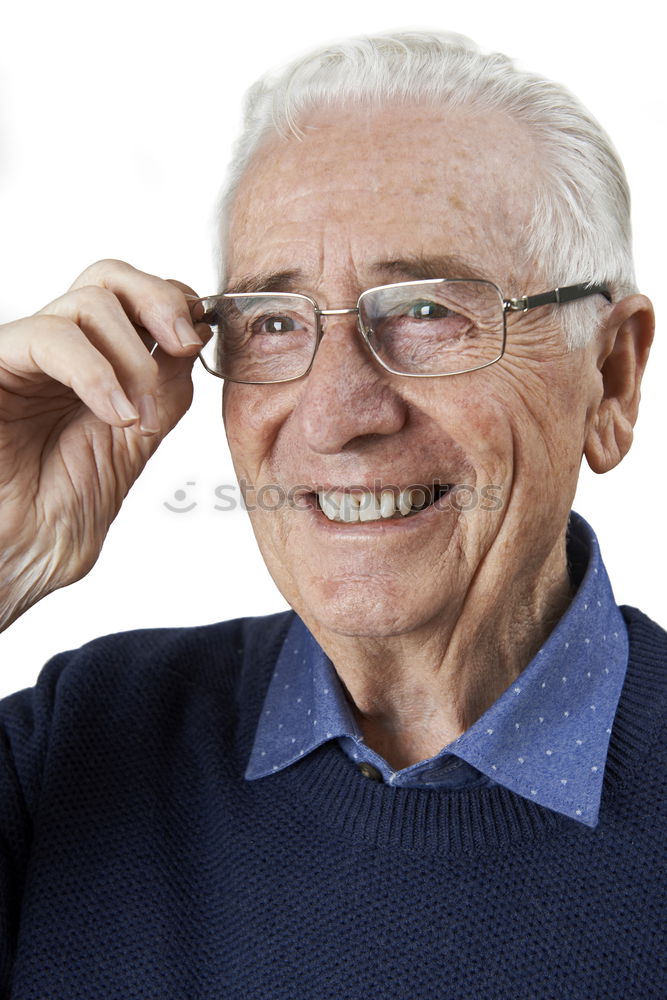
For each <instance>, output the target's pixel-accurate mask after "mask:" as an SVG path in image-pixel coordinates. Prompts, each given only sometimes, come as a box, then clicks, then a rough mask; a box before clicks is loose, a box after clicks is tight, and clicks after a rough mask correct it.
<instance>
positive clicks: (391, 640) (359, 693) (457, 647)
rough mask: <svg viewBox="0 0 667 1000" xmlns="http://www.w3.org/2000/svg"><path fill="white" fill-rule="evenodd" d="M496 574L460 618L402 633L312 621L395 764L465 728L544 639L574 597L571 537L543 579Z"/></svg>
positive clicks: (368, 733) (369, 729) (363, 724)
mask: <svg viewBox="0 0 667 1000" xmlns="http://www.w3.org/2000/svg"><path fill="white" fill-rule="evenodd" d="M488 583H489V581H488V580H487V581H486V586H484V582H483V581H481V580H478V581H476V583H475V585H474V586H471V587H470V589H469V591H468V592H467V594H466V595H465V596H464V598H462V599H460V600H459V602H458V604H457V608H458V610H457V612H456V613H455V614H454V615H453V616H452V619H453V620H452V621H450V622H443V621H440V620H439V621H437V622H428V623H426V624H424V625H422V626H421V627H420V628H418V629H415V630H413V631H411V632H407V633H403V634H400V635H393V636H388V637H387V636H382V637H373V636H371V637H369V636H341V635H339V634H332V633H326V632H324V633H322V632H321V631H320V630H318V629H317V626H313V624H312V623H307V624H309V627H310V628H311V631H312V632H313V634H314V635H315V636H316V638H317V639H318V642H319V643H320V645H321V646H322V648H323V649H324V650H325V652H326V653H327V655H328V656H329V657H330V659H331V660H332V662H333V664H334V666H335V668H336V671H337V673H338V675H339V677H340V679H341V681H342V683H343V685H344V689H345V691H346V695H347V697H348V699H349V701H350V704H351V707H352V710H353V712H354V714H355V716H356V718H357V721H358V723H359V725H360V728H361V731H362V733H363V736H364V739H365V741H366V743H367V744H368V745H369V746H370V747H371V748H372V749H374V750H375V751H376V752H378V753H379V754H381V755H382V756H383V757H384V759H385V760H386V761H387V762H388V763H389V764H390V765H391V766H392V767H394V768H395V769H400V768H404V767H408V766H409V765H411V764H414V763H417V762H418V761H421V760H425V759H427V758H429V757H432V756H434V755H435V754H437V753H438V752H439V751H440V750H441V749H442V748H443V747H444V746H447V745H448V744H449V743H451V742H452V741H453V740H455V739H456V738H457V737H459V736H460V735H461V734H462V733H463V732H464V731H465V730H466V729H468V728H469V727H470V726H471V725H472V724H473V723H474V722H475V721H476V720H477V719H478V718H480V716H481V715H483V714H484V712H485V711H486V710H487V709H488V708H489V707H490V706H491V705H492V704H493V703H494V702H495V701H496V700H497V699H498V698H499V697H500V695H501V694H502V693H503V692H504V691H505V690H506V688H508V687H509V686H510V684H512V682H513V681H514V680H516V678H517V677H518V676H519V674H520V673H521V671H522V670H523V669H524V668H525V667H526V666H527V665H528V663H529V662H530V660H531V659H532V658H533V656H534V655H535V654H536V653H537V651H538V650H539V649H540V647H541V646H542V645H543V643H544V642H545V640H546V639H547V637H548V635H549V634H550V633H551V632H552V631H553V628H554V627H555V625H556V623H557V622H558V620H559V618H560V617H561V616H562V615H563V613H564V612H565V610H566V608H567V606H568V604H569V603H570V601H571V598H572V593H571V586H570V581H569V577H568V573H567V563H566V557H565V544H564V540H563V544H562V546H559V550H558V552H556V553H553V554H552V555H551V557H550V558H549V559H548V561H547V563H546V564H545V565H544V566H543V567H542V568H541V572H540V573H539V574H538V577H537V578H536V579H533V580H531V581H529V582H526V580H525V578H523V579H521V578H516V579H515V580H514V581H513V584H512V583H511V582H510V583H508V582H507V581H502V580H500V579H499V580H495V581H493V584H494V585H493V586H489V585H488ZM500 588H502V591H503V592H504V593H506V595H507V596H506V599H505V600H503V601H498V593H499V589H500Z"/></svg>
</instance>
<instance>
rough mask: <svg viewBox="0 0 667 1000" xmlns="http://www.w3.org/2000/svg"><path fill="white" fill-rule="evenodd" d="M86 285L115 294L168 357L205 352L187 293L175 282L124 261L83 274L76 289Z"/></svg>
mask: <svg viewBox="0 0 667 1000" xmlns="http://www.w3.org/2000/svg"><path fill="white" fill-rule="evenodd" d="M86 285H98V286H100V287H102V288H107V289H109V291H111V292H113V293H114V295H116V297H117V298H118V300H119V301H120V303H121V305H122V307H123V309H124V310H125V312H126V314H127V316H128V317H129V319H130V320H131V322H132V323H134V324H135V325H136V326H140V327H143V328H144V329H145V330H147V331H148V333H150V334H151V336H152V337H153V338H154V340H155V341H156V342H157V343H158V344H159V345H160V347H161V348H162V349H163V350H164V351H166V352H167V354H172V355H176V356H183V355H190V356H194V354H196V353H197V351H199V350H201V347H202V341H201V338H200V337H199V336H198V334H197V332H196V331H195V329H194V326H193V324H192V319H191V316H190V310H189V309H188V303H187V300H186V298H185V294H186V293H184V292H183V290H182V289H181V288H180V287H177V286H176V285H175V284H174V283H173V282H170V281H165V280H164V279H163V278H158V277H157V276H156V275H154V274H147V273H146V272H145V271H139V270H137V268H134V267H131V265H130V264H126V263H125V262H124V261H119V260H101V261H98V262H97V263H96V264H92V265H91V266H90V267H89V268H87V269H86V270H85V271H84V272H83V273H82V274H81V275H79V277H78V278H77V279H76V281H75V282H74V284H73V285H72V289H77V288H81V287H84V286H86ZM186 287H187V286H186Z"/></svg>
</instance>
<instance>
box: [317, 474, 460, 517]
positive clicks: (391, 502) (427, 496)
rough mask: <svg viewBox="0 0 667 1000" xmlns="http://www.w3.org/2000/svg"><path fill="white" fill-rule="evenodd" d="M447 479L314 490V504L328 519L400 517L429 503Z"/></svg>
mask: <svg viewBox="0 0 667 1000" xmlns="http://www.w3.org/2000/svg"><path fill="white" fill-rule="evenodd" d="M452 488H453V486H452V484H451V483H447V484H442V483H433V484H432V485H431V486H408V487H406V488H405V489H402V490H394V489H385V490H381V491H372V490H362V489H355V490H354V492H349V491H346V490H338V489H329V490H318V491H317V493H316V494H315V496H316V497H317V506H318V508H319V510H321V511H322V513H323V514H324V515H325V516H326V517H328V518H329V520H330V521H337V522H339V523H342V524H358V523H359V522H360V521H361V522H368V521H400V520H404V519H405V518H408V517H412V516H414V515H415V514H419V513H420V511H422V510H426V508H427V507H431V506H433V504H435V503H437V501H438V500H440V499H441V497H443V496H445V495H446V494H447V493H449V492H450V491H451V490H452Z"/></svg>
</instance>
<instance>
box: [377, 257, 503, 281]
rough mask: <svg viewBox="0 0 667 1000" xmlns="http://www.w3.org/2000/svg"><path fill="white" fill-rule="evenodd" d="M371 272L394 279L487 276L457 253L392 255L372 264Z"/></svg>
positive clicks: (412, 279)
mask: <svg viewBox="0 0 667 1000" xmlns="http://www.w3.org/2000/svg"><path fill="white" fill-rule="evenodd" d="M370 272H371V273H372V274H375V275H376V276H377V277H384V276H387V277H392V278H393V279H394V280H397V279H398V280H401V279H403V280H406V281H415V280H416V281H418V280H419V279H420V278H422V279H427V278H471V279H472V278H475V279H482V278H484V277H485V276H484V275H483V274H481V273H480V270H479V268H476V267H474V266H473V265H472V264H471V263H469V262H468V261H466V260H464V259H463V258H462V257H459V256H457V255H456V254H436V255H433V256H426V255H424V254H408V255H407V256H405V257H391V258H388V259H387V260H379V261H376V263H374V264H371V267H370Z"/></svg>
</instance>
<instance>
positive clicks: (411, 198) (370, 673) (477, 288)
mask: <svg viewBox="0 0 667 1000" xmlns="http://www.w3.org/2000/svg"><path fill="white" fill-rule="evenodd" d="M223 209H224V211H223V217H222V229H223V257H224V262H223V263H224V280H223V285H222V289H223V291H224V295H223V294H220V295H216V296H211V297H209V298H207V299H198V298H197V296H196V294H195V293H194V292H193V291H192V289H190V288H188V287H187V286H185V285H180V284H178V283H176V282H165V281H162V280H160V279H158V278H156V277H153V276H150V275H147V274H144V273H142V272H139V271H137V270H135V269H133V268H132V267H130V266H129V265H127V264H122V263H120V262H117V261H104V262H101V263H98V264H96V265H94V266H93V267H91V268H90V269H88V270H87V271H86V272H85V273H84V274H83V275H82V276H81V277H80V278H79V279H78V280H77V281H76V282H75V284H74V286H73V287H72V289H70V291H69V292H67V293H66V294H65V295H64V296H63V297H62V298H60V299H58V300H57V301H55V302H53V303H51V304H50V305H48V306H47V307H45V308H44V309H43V310H42V311H41V312H40V313H39V314H38V315H37V316H35V317H31V318H28V319H24V320H20V321H18V322H16V323H11V324H8V325H6V326H5V327H4V328H3V329H2V331H1V339H0V358H1V365H2V367H1V370H0V388H1V397H0V398H1V404H2V409H1V413H2V419H3V431H2V439H1V440H2V458H1V466H0V469H1V472H2V481H3V486H2V490H3V492H2V499H3V503H2V510H3V515H4V517H3V530H4V532H5V536H4V552H5V563H6V571H5V574H4V577H3V579H4V591H3V600H2V613H3V620H4V622H5V623H9V622H11V621H12V620H13V619H15V618H16V617H17V616H18V615H19V614H20V613H21V612H22V611H23V610H24V609H25V608H26V607H27V606H29V605H30V604H32V603H34V602H35V601H36V600H38V599H39V598H40V597H42V596H43V595H44V594H45V593H47V592H48V591H50V590H53V589H54V588H56V587H59V586H63V585H64V584H66V583H68V582H70V581H71V580H73V579H76V578H78V577H80V576H81V575H82V574H83V573H85V572H86V570H87V569H88V568H89V567H90V566H91V565H92V563H93V562H94V560H95V558H96V556H97V553H98V551H99V549H100V546H101V544H102V541H103V538H104V535H105V533H106V530H107V528H108V525H109V523H110V522H111V520H112V518H113V517H114V516H115V514H116V512H117V510H118V509H119V507H120V505H121V502H122V499H123V497H124V495H125V493H126V491H127V490H128V488H129V487H130V485H131V484H132V482H133V481H134V479H135V478H136V477H137V475H138V474H139V473H140V471H141V469H142V468H143V466H144V464H145V462H146V461H147V459H148V457H149V456H150V454H151V453H152V451H153V450H154V448H155V447H156V446H157V444H158V442H159V441H160V440H161V439H162V437H163V436H164V435H165V434H166V433H167V432H168V430H169V429H170V428H171V427H172V426H173V425H174V424H175V423H176V421H177V420H178V419H179V417H180V416H181V415H182V413H183V412H184V411H185V409H186V408H187V406H188V403H189V400H190V392H191V383H190V370H191V366H192V364H193V361H194V358H195V356H196V355H197V354H198V353H199V352H200V351H201V350H202V343H203V342H206V346H205V348H204V349H203V351H202V359H203V360H204V363H205V364H206V366H207V367H208V368H209V370H211V371H212V372H213V373H214V374H216V375H219V376H221V377H223V378H224V379H225V380H226V381H225V387H224V404H223V406H224V419H225V426H226V429H227V433H228V437H229V442H230V447H231V451H232V455H233V458H234V462H235V466H236V470H237V472H238V475H239V477H240V478H241V479H242V480H244V481H245V482H246V483H247V484H250V487H251V488H252V490H253V491H255V492H256V493H259V491H262V495H263V496H264V497H267V496H268V495H269V494H270V495H271V496H272V497H273V498H275V497H278V498H279V499H280V500H282V502H271V503H268V502H267V503H263V504H262V503H257V504H254V505H253V506H254V508H255V509H254V510H253V511H252V515H251V516H252V520H253V527H254V530H255V533H256V536H257V540H258V543H259V545H260V547H261V550H262V553H263V556H264V558H265V560H266V562H267V564H268V566H269V568H270V570H271V572H272V574H273V576H274V578H275V580H276V582H277V584H278V586H279V588H280V590H281V591H282V593H283V594H284V595H285V597H286V599H287V600H288V602H289V603H290V605H291V606H292V608H293V609H294V612H295V613H294V612H289V613H286V614H281V615H276V616H272V617H270V618H267V619H248V620H243V621H237V622H227V623H224V624H220V625H214V626H207V627H203V628H198V629H170V630H159V631H155V630H153V631H145V632H138V633H131V634H126V635H116V636H112V637H108V638H105V639H101V640H98V641H97V642H95V643H92V644H91V645H89V646H87V647H85V648H84V649H82V650H80V651H78V652H75V653H69V654H66V655H63V656H60V657H57V658H56V659H54V660H53V661H51V663H50V664H49V665H48V666H47V667H46V668H45V670H44V671H43V673H42V675H41V677H40V680H39V682H38V684H37V686H36V687H35V688H34V690H32V691H27V692H21V693H19V694H17V695H14V696H12V697H10V698H9V699H6V700H5V701H4V702H3V703H2V705H1V725H2V729H1V732H2V757H1V759H0V760H1V770H0V796H1V797H0V802H1V803H2V812H1V814H0V823H1V827H0V830H1V832H2V839H1V843H2V857H1V865H2V867H1V878H2V883H1V888H2V895H1V899H2V931H1V933H2V960H3V962H2V969H1V974H2V979H1V983H2V990H1V994H2V996H8V997H16V998H19V997H20V998H28V997H40V998H47V997H49V998H50V997H67V998H68V1000H73V998H78V997H82V998H83V997H86V998H89V997H105V998H107V997H109V998H110V997H114V998H115V997H118V998H120V997H123V998H127V997H139V996H141V997H155V998H157V997H202V998H205V997H206V998H208V997H210V998H213V997H215V998H219V997H239V998H241V997H242V998H244V1000H247V998H250V997H257V998H260V997H261V998H268V997H271V998H278V997H285V998H290V1000H294V998H332V1000H334V998H335V1000H342V998H349V1000H357V998H362V997H387V998H399V997H400V998H404V997H410V998H413V997H420V998H421V997H438V998H452V1000H454V998H456V1000H460V998H463V997H470V998H475V1000H478V998H491V997H494V998H512V1000H514V998H530V1000H535V998H556V997H557V998H561V997H562V998H565V997H567V998H577V997H580V998H584V997H585V998H591V997H604V998H611V997H619V998H621V997H622V998H629V997H637V998H639V997H642V998H644V997H658V996H661V997H664V996H666V995H667V974H666V973H665V967H664V966H665V963H664V956H665V947H666V944H667V942H666V940H665V938H666V933H665V931H666V923H665V917H666V913H665V894H664V883H665V866H664V853H665V843H664V841H665V835H664V830H665V795H664V787H665V777H664V775H665V766H664V760H665V753H666V744H665V725H664V719H665V698H666V694H667V684H666V681H665V669H664V668H665V666H666V664H667V637H666V636H665V634H664V632H662V630H661V629H659V628H658V626H656V625H654V624H653V623H652V622H650V621H649V620H648V619H647V618H646V617H644V616H643V615H642V614H641V613H640V612H638V611H635V610H632V609H628V608H624V609H622V610H621V609H619V608H618V607H617V606H616V603H615V601H614V598H613V595H612V591H611V587H610V584H609V581H608V578H607V575H606V573H605V570H604V566H603V563H602V561H601V558H600V553H599V550H598V546H597V542H596V539H595V536H594V534H593V532H592V530H591V529H590V528H589V526H588V525H587V524H586V523H585V522H584V521H583V520H582V519H581V518H578V517H577V516H576V515H571V514H570V507H571V503H572V499H573V496H574V493H575V487H576V482H577V475H578V470H579V467H580V463H581V459H582V456H584V455H585V457H586V460H587V461H588V463H589V465H590V466H591V467H592V468H593V469H594V470H595V471H597V472H605V471H607V470H608V469H611V468H612V467H613V466H614V465H616V464H617V463H618V462H619V461H620V460H621V459H622V458H623V456H624V455H625V453H626V452H627V450H628V448H629V447H630V443H631V439H632V428H633V424H634V421H635V418H636V415H637V407H638V402H639V387H640V381H641V377H642V373H643V370H644V366H645V364H646V360H647V356H648V352H649V348H650V344H651V338H652V332H653V320H652V310H651V306H650V303H649V301H648V300H647V299H646V298H645V297H644V296H642V295H639V294H637V293H636V291H635V287H634V278H633V275H632V262H631V255H630V247H629V221H628V196H627V190H626V186H625V181H624V177H623V171H622V168H621V166H620V164H619V162H618V160H617V158H616V155H615V153H614V151H613V149H612V147H611V145H610V143H609V141H608V139H607V137H606V136H605V135H604V133H603V132H602V131H601V129H600V127H599V126H598V125H597V123H596V122H595V121H594V120H593V119H592V118H591V117H590V115H589V114H588V113H587V112H586V111H585V110H584V109H583V108H581V106H580V105H578V104H577V102H576V101H574V100H573V99H572V98H571V97H570V96H569V95H568V94H567V93H566V92H565V91H564V90H563V89H562V88H560V87H559V86H557V85H554V84H552V83H550V82H548V81H545V80H542V79H540V78H537V77H533V76H529V75H527V74H525V73H523V72H520V71H518V70H516V69H515V68H514V67H513V66H512V64H511V63H510V62H509V61H508V60H506V59H505V58H504V57H501V56H495V55H494V56H486V55H483V54H481V53H480V52H479V51H478V50H476V49H475V47H474V46H473V45H472V44H468V43H467V42H465V41H463V40H461V39H458V38H450V37H448V36H426V35H402V36H396V37H391V38H390V37H379V38H375V39H363V40H353V41H351V42H349V43H346V44H344V45H341V46H337V47H333V48H330V49H327V50H322V51H320V52H317V53H315V54H313V55H311V56H309V57H307V58H305V59H303V60H301V61H299V62H298V63H296V64H294V65H293V66H291V67H289V68H288V69H287V70H285V71H284V73H283V74H282V75H280V76H278V77H276V78H272V79H269V80H264V81H263V82H260V84H258V85H257V86H256V88H255V89H254V90H253V91H252V92H251V96H250V99H249V103H248V107H247V119H246V130H245V133H244V135H243V137H242V139H241V142H240V144H239V146H238V147H237V154H236V160H235V163H234V166H233V168H232V174H231V180H230V184H229V187H228V191H227V195H226V197H225V200H224V202H223ZM154 343H156V344H157V347H156V349H155V350H153V351H152V353H151V352H149V350H148V349H147V348H148V347H149V346H151V345H153V344H154ZM221 573H223V574H224V576H225V578H233V568H230V567H221Z"/></svg>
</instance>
